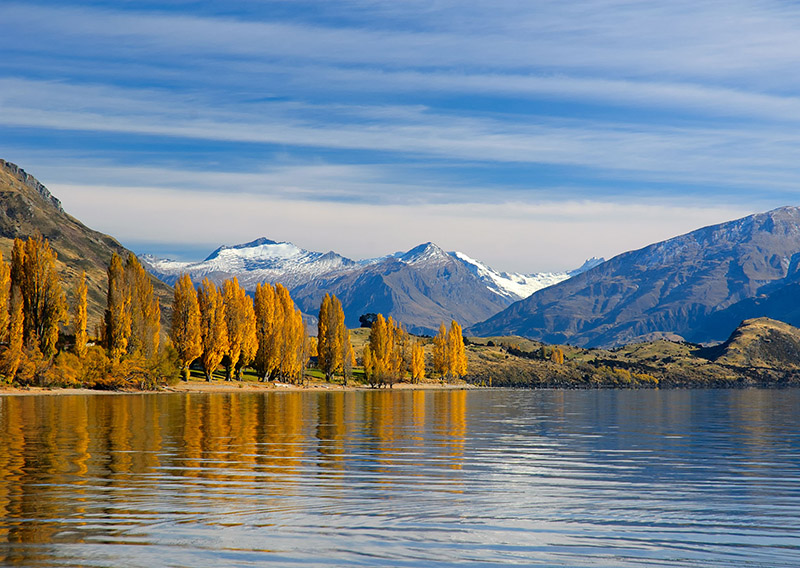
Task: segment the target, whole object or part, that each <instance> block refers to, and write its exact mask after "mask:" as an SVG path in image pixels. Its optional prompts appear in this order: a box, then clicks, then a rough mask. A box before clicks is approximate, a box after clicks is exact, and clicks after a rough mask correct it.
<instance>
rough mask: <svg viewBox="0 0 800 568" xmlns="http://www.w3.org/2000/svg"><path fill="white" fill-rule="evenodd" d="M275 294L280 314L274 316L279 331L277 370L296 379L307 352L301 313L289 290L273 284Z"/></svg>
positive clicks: (287, 376)
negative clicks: (277, 316)
mask: <svg viewBox="0 0 800 568" xmlns="http://www.w3.org/2000/svg"><path fill="white" fill-rule="evenodd" d="M275 296H276V300H277V301H276V306H277V309H279V310H280V314H281V317H280V318H276V322H277V324H278V327H279V331H280V333H279V334H276V335H277V336H278V337H279V344H278V350H279V352H280V363H279V369H278V372H279V374H280V376H282V377H284V378H286V379H290V380H292V381H296V380H297V379H298V378H299V377H300V374H301V373H302V369H303V367H305V361H304V360H303V357H304V354H305V353H307V351H306V348H305V343H306V331H305V325H304V324H303V314H302V312H300V310H299V309H297V308H296V307H295V305H294V301H293V300H292V298H291V296H290V295H289V291H288V290H287V289H286V288H285V287H284V286H283V285H282V284H277V285H276V286H275Z"/></svg>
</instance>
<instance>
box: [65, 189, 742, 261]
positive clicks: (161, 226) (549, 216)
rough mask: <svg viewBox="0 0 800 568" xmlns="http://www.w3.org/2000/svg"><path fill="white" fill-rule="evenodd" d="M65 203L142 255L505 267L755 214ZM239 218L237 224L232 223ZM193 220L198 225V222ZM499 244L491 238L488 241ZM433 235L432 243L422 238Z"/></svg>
mask: <svg viewBox="0 0 800 568" xmlns="http://www.w3.org/2000/svg"><path fill="white" fill-rule="evenodd" d="M52 189H53V190H54V191H55V192H56V194H57V195H59V196H61V198H62V200H63V201H64V204H65V206H67V207H68V208H69V209H70V210H71V211H74V212H76V213H77V214H78V215H79V216H81V217H82V218H84V219H86V220H87V221H88V222H90V223H91V224H92V225H93V226H95V227H97V228H99V229H101V230H110V229H111V228H113V229H114V232H115V234H116V235H118V236H119V238H120V239H121V240H122V241H123V242H128V243H134V244H135V246H136V247H137V248H139V249H140V251H141V252H146V251H147V250H148V244H153V245H161V244H163V243H173V246H174V248H176V249H180V248H181V247H182V246H183V247H188V248H190V249H192V250H196V249H197V248H198V245H206V246H207V249H208V250H207V252H211V250H213V249H214V248H216V247H217V246H219V244H222V243H228V244H234V243H240V242H245V241H249V240H251V239H253V238H256V237H257V236H267V237H269V238H272V239H278V240H290V241H293V242H295V243H297V244H300V245H301V246H304V247H306V248H311V249H315V250H330V249H334V250H336V251H338V252H340V253H342V254H345V255H348V256H350V257H352V258H369V257H374V256H378V255H383V254H386V253H387V252H390V251H394V250H398V249H403V250H405V249H409V248H411V247H413V246H415V245H417V244H419V242H420V241H423V240H432V241H435V242H437V243H439V244H440V245H441V246H443V247H445V248H447V249H450V250H463V251H469V254H471V255H473V256H476V257H478V258H481V259H485V260H487V261H490V262H491V263H492V264H494V265H495V266H496V267H497V268H499V269H502V270H516V271H520V272H532V271H536V270H550V269H568V268H574V267H576V266H578V265H579V264H581V263H582V262H583V260H585V259H586V258H588V257H589V256H593V255H605V256H606V257H611V256H613V255H615V254H619V253H621V252H624V251H625V250H628V249H630V248H636V247H640V246H645V245H647V244H649V243H651V242H654V241H657V240H661V239H665V238H669V237H672V236H675V235H676V234H679V233H681V232H684V231H689V230H692V229H694V228H697V227H699V226H702V225H707V224H711V223H717V222H722V221H725V220H728V219H731V218H735V217H738V216H740V215H743V214H746V213H748V212H749V211H747V210H746V209H740V208H736V207H730V206H706V207H697V206H689V207H683V206H664V205H663V204H655V203H654V204H649V205H648V204H625V203H614V202H608V201H596V200H595V201H546V202H540V203H526V202H510V201H509V202H503V203H496V204H486V203H472V202H465V203H461V204H446V205H445V204H441V205H427V206H426V207H424V208H420V207H419V206H417V205H413V204H410V205H397V204H395V205H392V206H388V207H387V206H381V205H375V204H366V203H363V204H352V203H330V202H320V201H316V200H311V201H307V200H297V199H292V200H287V199H282V198H276V197H274V196H271V195H263V194H262V195H258V194H251V193H238V194H229V193H224V192H203V193H196V194H194V195H193V197H192V199H187V197H186V194H185V192H182V191H175V190H173V189H170V188H168V187H107V186H106V187H104V186H86V185H80V186H68V185H60V184H59V185H54V186H53V187H52ZM229 219H236V222H235V223H229V222H227V220H229ZM190 221H191V222H190ZM489 235H490V236H491V238H487V236H489ZM422 236H424V237H422Z"/></svg>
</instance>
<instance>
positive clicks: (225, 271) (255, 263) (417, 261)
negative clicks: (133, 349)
mask: <svg viewBox="0 0 800 568" xmlns="http://www.w3.org/2000/svg"><path fill="white" fill-rule="evenodd" d="M142 260H143V263H144V264H145V266H146V267H147V268H148V270H150V271H151V272H152V273H153V274H155V275H156V276H157V277H158V278H160V279H162V280H164V281H165V282H168V283H170V284H173V283H174V282H175V281H176V280H177V279H178V277H179V276H180V275H181V274H183V273H188V274H189V275H190V276H191V278H192V280H194V281H195V282H199V281H201V280H202V279H203V278H206V277H209V278H211V279H212V280H215V281H217V282H221V281H222V280H224V279H226V278H230V277H232V276H236V277H237V278H238V279H239V282H240V283H241V284H242V285H243V286H244V287H245V288H246V289H248V290H254V289H255V287H256V285H257V284H259V283H263V282H271V283H275V282H280V283H281V284H283V285H284V286H286V287H288V288H290V289H291V288H293V287H295V286H299V285H302V284H305V283H308V282H311V281H312V280H314V279H316V278H320V277H323V276H324V277H329V276H332V275H341V274H345V273H348V272H351V271H356V270H361V269H363V268H364V267H366V266H369V265H376V264H379V263H381V262H386V261H389V260H391V261H396V262H402V263H403V264H407V265H410V266H420V267H422V266H436V265H442V264H446V263H448V262H459V263H461V264H463V265H464V266H466V267H467V269H468V270H469V271H470V272H471V273H472V274H474V275H475V276H476V277H477V278H478V279H479V280H480V281H481V282H482V283H483V284H484V285H485V286H486V287H487V288H488V289H489V290H491V291H492V292H494V293H495V294H498V295H499V296H501V297H503V298H505V299H506V300H507V301H508V302H509V303H510V302H515V301H517V300H520V299H522V298H527V297H528V296H530V295H531V294H533V293H534V292H536V291H537V290H541V289H542V288H546V287H547V286H552V285H553V284H557V283H558V282H561V281H562V280H566V279H567V278H570V277H572V276H575V275H576V274H580V273H581V272H583V271H585V270H588V269H589V268H591V267H592V266H596V265H597V264H599V263H600V262H603V259H590V260H588V261H586V263H585V264H584V265H583V266H582V267H581V268H579V269H576V270H571V271H568V272H540V273H537V274H518V273H513V272H498V271H496V270H494V269H493V268H491V267H490V266H487V265H486V264H484V263H482V262H480V261H478V260H475V259H474V258H471V257H469V256H468V255H466V254H464V253H462V252H445V251H444V250H443V249H442V248H441V247H439V246H437V245H436V244H434V243H431V242H427V243H423V244H421V245H418V246H416V247H414V248H412V249H411V250H409V251H406V252H396V253H394V254H389V255H386V256H382V257H379V258H371V259H365V260H361V261H353V260H350V259H349V258H345V257H343V256H341V255H339V254H337V253H335V252H333V251H330V252H326V253H321V252H314V251H308V250H305V249H303V248H300V247H298V246H296V245H294V244H293V243H290V242H279V241H272V240H270V239H267V238H260V239H256V240H254V241H251V242H249V243H244V244H240V245H233V246H229V245H225V246H221V247H219V248H218V249H217V250H215V251H214V252H212V253H211V254H210V255H208V257H207V258H206V259H205V260H203V261H201V262H181V261H175V260H169V259H159V258H156V257H153V256H151V255H143V256H142Z"/></svg>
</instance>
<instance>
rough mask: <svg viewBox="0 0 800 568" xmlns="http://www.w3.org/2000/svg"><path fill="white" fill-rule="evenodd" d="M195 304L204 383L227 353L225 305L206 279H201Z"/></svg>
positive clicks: (212, 284) (212, 285)
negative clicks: (197, 314) (198, 319)
mask: <svg viewBox="0 0 800 568" xmlns="http://www.w3.org/2000/svg"><path fill="white" fill-rule="evenodd" d="M197 303H198V305H199V306H200V335H201V336H202V338H203V339H202V342H203V354H202V355H201V358H202V362H203V371H205V374H206V381H210V380H211V377H212V375H213V373H214V371H216V370H217V367H219V364H220V363H221V362H222V358H223V357H224V356H225V353H226V352H227V351H228V327H227V324H226V323H225V303H224V301H223V298H222V294H221V293H220V291H219V289H218V288H217V286H216V285H215V284H214V283H213V282H211V280H209V279H208V278H205V279H203V283H202V284H201V286H200V288H199V290H198V292H197Z"/></svg>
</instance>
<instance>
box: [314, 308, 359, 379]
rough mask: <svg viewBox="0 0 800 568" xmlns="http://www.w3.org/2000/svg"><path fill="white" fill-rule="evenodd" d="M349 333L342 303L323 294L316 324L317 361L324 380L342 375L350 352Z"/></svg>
mask: <svg viewBox="0 0 800 568" xmlns="http://www.w3.org/2000/svg"><path fill="white" fill-rule="evenodd" d="M349 343H350V332H349V330H348V329H347V328H346V327H345V325H344V310H343V309H342V302H340V301H339V298H337V297H336V296H330V295H328V294H325V297H324V298H323V299H322V304H321V305H320V308H319V321H318V324H317V361H318V366H319V368H320V370H321V371H322V372H323V373H325V380H326V381H328V382H330V380H331V379H332V378H333V376H334V374H337V373H344V365H345V362H346V357H347V356H348V350H349V351H350V352H352V346H350V345H349Z"/></svg>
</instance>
